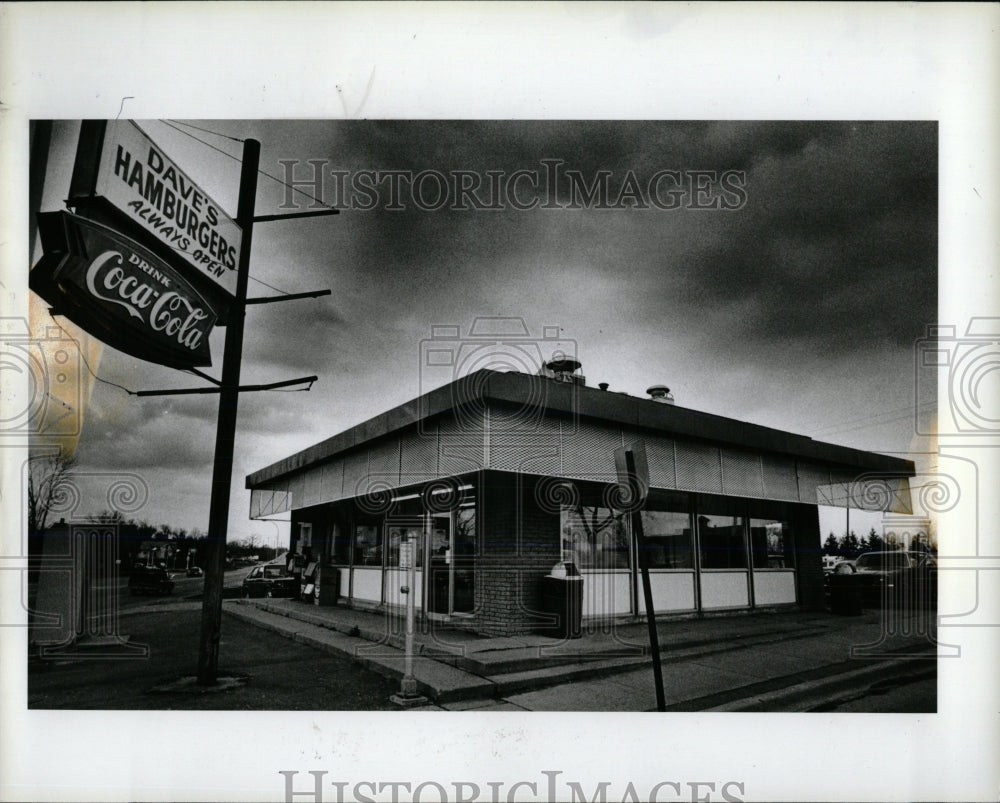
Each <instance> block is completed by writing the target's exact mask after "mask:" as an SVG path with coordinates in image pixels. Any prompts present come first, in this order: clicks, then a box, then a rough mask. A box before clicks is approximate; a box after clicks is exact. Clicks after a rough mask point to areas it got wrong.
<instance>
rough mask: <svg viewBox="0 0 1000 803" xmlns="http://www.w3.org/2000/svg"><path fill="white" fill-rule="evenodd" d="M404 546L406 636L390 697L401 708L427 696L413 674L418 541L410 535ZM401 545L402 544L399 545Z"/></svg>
mask: <svg viewBox="0 0 1000 803" xmlns="http://www.w3.org/2000/svg"><path fill="white" fill-rule="evenodd" d="M429 520H430V517H429V516H425V517H424V522H425V523H424V527H425V529H426V527H427V526H428V525H427V522H428V521H429ZM405 544H406V547H407V550H406V552H407V555H408V558H409V565H408V566H407V572H406V585H405V586H403V588H402V589H401V591H402V592H403V593H404V594H406V638H405V642H404V655H403V679H402V681H400V684H399V693H398V694H394V695H392V697H391V698H390V699H391V700H392V702H393V703H395V704H396V705H398V706H401V707H403V708H413V707H414V706H417V705H423V704H424V703H426V702H427V698H426V697H424V696H423V695H421V694H420V693H419V692H418V691H417V679H416V678H415V677H414V675H413V631H414V619H415V618H416V616H415V614H416V595H417V594H416V588H417V549H418V548H419V546H420V544H419V542H413V541H411V540H410V536H409V535H407V537H406V542H405ZM400 546H401V547H402V546H403V545H402V544H401V545H400Z"/></svg>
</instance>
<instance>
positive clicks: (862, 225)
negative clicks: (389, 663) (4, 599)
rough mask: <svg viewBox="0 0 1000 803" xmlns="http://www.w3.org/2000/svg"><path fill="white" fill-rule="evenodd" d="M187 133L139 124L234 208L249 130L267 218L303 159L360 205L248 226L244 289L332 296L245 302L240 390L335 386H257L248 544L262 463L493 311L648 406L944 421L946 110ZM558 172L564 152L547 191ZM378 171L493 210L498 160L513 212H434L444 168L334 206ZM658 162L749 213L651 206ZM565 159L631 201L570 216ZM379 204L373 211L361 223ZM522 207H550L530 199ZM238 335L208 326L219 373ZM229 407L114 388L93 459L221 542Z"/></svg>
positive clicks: (836, 427) (66, 155)
mask: <svg viewBox="0 0 1000 803" xmlns="http://www.w3.org/2000/svg"><path fill="white" fill-rule="evenodd" d="M187 122H188V123H190V124H191V125H183V124H178V123H173V124H168V123H167V122H164V121H147V122H143V123H142V126H143V128H144V129H145V130H146V131H147V133H148V134H149V135H150V136H151V137H152V138H153V139H154V140H156V141H157V143H158V144H159V145H160V146H161V147H162V148H163V149H164V150H165V151H166V152H167V153H168V154H169V155H170V156H171V157H172V158H173V159H174V160H175V161H176V162H178V163H179V164H180V165H181V166H182V167H183V168H184V169H185V170H186V171H187V172H188V174H189V175H191V176H192V177H193V178H194V179H195V180H196V181H198V182H199V183H200V184H201V186H202V187H203V188H204V189H205V190H206V191H207V192H208V193H209V195H211V196H212V197H213V198H214V199H215V200H216V201H218V202H219V203H220V204H221V205H222V207H223V208H225V209H226V210H228V211H229V212H230V213H231V214H233V213H235V206H236V191H237V183H238V178H239V165H238V161H237V160H238V157H239V155H240V153H241V147H242V146H241V144H240V142H239V141H237V140H242V139H245V138H250V137H252V138H255V139H258V140H259V141H260V142H261V165H260V167H261V170H262V171H263V172H264V173H267V174H270V176H266V175H261V176H260V183H259V188H258V193H257V211H258V214H269V213H276V212H281V211H283V210H282V208H281V207H282V206H283V204H285V202H286V200H287V196H288V190H287V188H286V187H285V186H284V185H283V184H282V183H281V182H280V181H279V180H276V179H281V178H283V177H285V176H286V172H285V171H286V167H285V166H283V165H282V164H281V161H282V160H295V161H296V163H297V165H298V166H297V167H296V172H295V177H296V178H297V179H303V178H309V177H311V176H312V175H313V174H312V170H313V167H312V166H310V165H309V164H308V161H309V160H320V165H321V166H322V167H323V170H324V178H323V185H322V187H320V188H318V189H319V194H320V195H321V197H322V200H324V201H325V202H327V203H330V204H334V203H336V204H340V205H343V206H345V207H346V208H344V209H343V210H342V212H341V214H340V215H338V216H335V217H324V218H313V219H304V220H298V221H288V222H274V223H262V224H259V225H258V226H257V227H256V228H255V231H254V240H253V254H252V259H251V275H252V277H253V279H254V280H253V281H251V283H250V294H251V295H252V296H253V295H265V294H270V293H273V292H274V291H273V290H271V289H270V288H269V287H267V286H266V285H271V286H273V287H274V288H278V289H280V290H282V291H285V292H301V291H308V290H314V289H322V288H330V289H331V290H332V296H330V297H327V298H323V299H318V300H307V301H293V302H287V303H282V304H274V305H267V306H258V307H252V308H250V310H249V311H248V315H247V328H246V337H245V347H244V361H243V374H242V378H243V382H244V383H255V382H270V381H278V380H282V379H287V378H292V377H296V376H302V375H308V374H317V375H318V376H319V381H318V382H317V383H316V385H315V386H314V387H313V389H312V391H311V392H308V393H306V392H268V393H252V394H245V395H243V397H242V398H241V400H240V411H239V420H238V428H237V440H236V454H235V470H234V477H233V497H232V506H231V511H230V537H231V538H244V537H246V536H248V535H250V534H252V533H253V534H258V535H261V536H264V537H265V538H268V537H270V535H271V534H272V533H273V532H274V527H272V526H269V525H266V524H257V523H251V522H250V521H249V520H248V510H249V492H247V491H245V490H244V489H243V485H244V478H245V475H246V474H247V473H249V472H251V471H254V470H256V469H259V468H261V467H263V466H265V465H268V464H270V463H271V462H274V461H276V460H278V459H281V458H282V457H285V456H287V455H288V454H290V453H292V452H294V451H297V450H299V449H302V448H304V447H306V446H309V445H311V444H313V443H315V442H317V441H319V440H321V439H323V438H326V437H328V436H330V435H332V434H335V433H337V432H339V431H341V430H343V429H345V428H347V427H349V426H352V425H354V424H357V423H359V422H361V421H363V420H365V419H367V418H369V417H371V416H372V415H374V414H377V413H379V412H381V411H383V410H386V409H388V408H390V407H393V406H395V405H397V404H400V403H402V402H404V401H407V400H408V399H411V398H413V397H414V396H416V395H418V394H419V393H420V392H421V391H424V390H428V389H430V388H431V387H434V386H437V385H440V384H442V383H443V381H445V379H446V377H443V376H442V375H441V374H434V375H431V374H428V373H427V372H426V371H425V370H423V369H422V365H421V341H422V340H425V339H426V338H428V337H430V335H431V327H433V326H438V325H455V326H459V327H460V328H461V332H462V333H463V335H464V334H465V333H467V332H468V330H469V327H470V326H471V325H472V324H473V322H474V321H475V320H476V319H477V318H482V317H509V318H515V319H522V320H523V321H524V323H525V324H526V326H527V328H528V330H529V332H530V337H531V338H535V339H541V336H542V334H543V327H558V328H559V337H560V344H561V345H562V346H563V347H565V348H569V349H573V350H575V352H576V354H577V356H578V359H580V361H581V362H582V363H583V373H584V374H585V375H586V376H587V379H588V383H589V384H591V385H596V384H597V383H598V382H608V383H609V384H610V386H611V389H612V390H620V391H625V392H628V393H631V394H634V395H638V396H644V395H645V393H644V391H645V388H646V387H647V386H649V385H651V384H655V383H664V384H667V385H669V386H670V388H671V390H672V392H673V394H674V396H675V398H676V400H677V404H678V405H680V406H684V407H690V408H693V409H698V410H704V411H707V412H711V413H716V414H720V415H725V416H731V417H734V418H738V419H741V420H746V421H750V422H754V423H758V424H763V425H767V426H771V427H777V428H781V429H786V430H789V431H792V432H797V433H801V434H805V435H809V436H811V437H814V438H816V439H818V440H825V441H829V442H832V443H839V444H844V445H847V446H851V447H856V448H861V449H868V450H873V451H879V452H885V453H891V454H897V455H901V456H910V455H909V453H910V452H911V450H912V449H913V448H914V444H913V435H914V426H913V410H914V404H915V403H917V404H919V405H920V409H921V411H922V412H924V413H928V414H929V413H930V412H931V407H932V402H933V398H932V397H930V396H927V395H921V394H919V393H918V392H917V390H915V381H914V369H913V365H914V361H913V349H914V344H915V342H916V341H917V340H918V339H919V338H920V337H921V336H922V335H923V334H924V332H925V327H926V325H927V324H928V323H932V322H934V320H935V314H936V313H935V310H936V290H937V245H936V231H937V128H936V125H935V124H934V123H919V122H900V123H879V122H859V123H851V122H844V123H837V122H831V123H827V122H809V123H795V122H780V123H766V122H734V123H725V122H554V121H520V122H511V121H500V122H482V121H476V122H469V121H463V122H448V121H424V122H407V121H346V122H345V121H302V122H290V121H247V120H239V121H220V120H211V121H198V120H192V121H187ZM192 125H193V126H198V127H199V128H201V129H206V130H199V129H198V128H193V127H191V126H192ZM77 131H78V125H74V124H72V123H68V122H64V123H58V124H57V125H56V127H55V132H54V137H53V145H52V158H51V161H50V171H49V177H48V180H47V184H46V193H45V197H44V200H43V209H44V210H48V209H58V208H60V206H61V203H62V199H63V198H64V197H65V192H66V186H67V184H68V170H69V168H70V167H71V161H72V150H73V148H74V147H75V140H76V135H77ZM184 132H186V133H184ZM209 132H214V133H209ZM217 134H222V135H225V137H223V136H218V135H217ZM195 137H197V139H195ZM199 140H204V143H208V145H206V144H204V143H203V142H201V141H199ZM209 145H211V146H212V147H209ZM220 151H221V152H220ZM224 154H229V155H231V156H233V157H236V158H229V157H227V156H226V155H224ZM543 160H557V161H559V167H558V170H559V171H562V172H561V173H560V176H559V178H558V179H557V181H556V183H555V187H554V188H552V187H551V185H549V186H546V185H545V184H544V179H545V176H546V172H545V171H546V164H547V163H546V162H543ZM548 164H550V165H551V164H554V162H548ZM366 170H368V171H389V170H401V171H410V173H411V174H414V175H415V174H417V173H419V172H420V171H438V173H440V174H441V175H444V176H446V177H449V176H453V175H455V171H467V173H468V174H469V175H471V176H473V177H476V178H469V179H467V180H468V181H473V180H481V186H480V188H479V190H478V196H477V197H479V198H480V199H482V200H483V201H484V202H485V203H486V205H491V203H490V202H491V200H492V199H491V195H490V192H489V189H488V186H489V184H488V182H489V180H490V173H491V172H492V173H493V174H494V175H495V176H497V177H499V179H498V180H499V182H500V184H501V192H500V195H499V196H497V198H499V199H500V202H499V203H492V205H494V206H499V207H500V208H498V209H479V210H477V209H472V208H466V209H450V208H447V207H448V206H449V205H450V204H448V205H445V207H444V208H440V209H430V208H426V207H429V206H433V205H434V201H435V200H436V195H437V192H436V186H437V185H436V179H434V177H433V176H432V177H431V178H430V179H429V180H427V181H425V183H424V184H423V185H422V188H423V196H422V198H423V203H421V200H420V198H419V197H418V198H416V199H415V198H414V197H413V194H412V193H411V192H410V191H409V186H408V185H407V184H406V183H404V184H402V194H401V196H400V198H399V199H397V200H398V203H397V204H396V206H399V207H402V208H400V209H387V208H386V207H387V206H391V205H392V199H391V198H390V193H389V185H388V184H387V183H382V184H378V185H377V189H378V192H375V193H368V194H367V195H366V194H365V193H359V192H355V193H352V192H350V187H349V186H348V192H347V193H346V196H345V195H344V194H341V193H338V192H337V190H338V189H343V187H342V186H341V187H338V185H337V183H336V182H335V179H334V177H333V176H331V175H330V171H344V176H345V177H344V179H343V181H344V182H346V183H347V184H348V185H350V182H352V181H357V180H358V178H357V177H358V175H359V174H360V172H361V171H366ZM519 170H523V171H530V173H533V174H536V175H538V176H539V178H540V186H541V189H539V190H537V191H535V190H534V189H533V188H532V187H531V186H530V183H531V182H530V177H529V178H522V179H518V182H519V183H518V188H519V189H518V195H517V196H516V197H515V198H513V199H511V198H510V197H509V196H507V195H506V194H505V193H504V192H503V186H502V185H503V183H504V182H506V181H507V180H508V179H510V178H511V177H512V176H513V175H514V174H515V173H516V171H519ZM665 170H666V171H681V172H682V175H690V172H688V173H686V174H685V173H684V172H683V171H715V173H716V174H717V175H719V176H720V177H721V176H722V175H723V174H726V175H728V176H729V177H730V180H731V181H732V182H735V183H734V184H732V185H730V186H738V187H739V188H741V190H742V193H739V192H737V193H735V194H734V193H732V192H730V193H729V194H728V195H726V194H723V195H721V196H720V195H719V192H718V183H716V182H713V181H712V180H711V179H710V178H709V179H702V180H703V181H707V182H708V185H709V186H710V187H712V189H711V190H710V191H709V194H708V195H706V196H701V200H702V201H705V202H706V203H705V204H704V205H708V206H711V205H712V202H713V201H715V200H716V199H721V200H722V201H729V202H733V203H730V204H729V205H730V206H735V207H737V208H733V209H729V210H722V209H698V208H691V207H692V206H693V205H694V204H692V203H691V201H692V198H693V193H692V192H691V191H690V190H688V191H687V192H682V193H681V195H680V196H678V197H679V198H680V202H679V203H677V204H676V206H677V208H667V209H661V208H657V206H656V204H655V203H652V202H650V198H649V182H650V181H651V180H652V179H653V178H654V177H655V176H656V175H657V174H658V173H659V171H665ZM572 171H577V175H578V176H579V177H581V178H582V179H583V180H584V181H585V183H586V184H588V185H589V184H591V183H592V182H593V181H594V180H595V179H599V177H600V175H601V173H600V171H608V174H607V182H608V187H609V194H610V196H611V197H610V201H611V202H612V203H613V201H614V200H615V199H616V198H617V196H618V194H619V192H621V190H622V188H623V187H626V186H629V187H633V188H634V187H638V190H639V192H638V195H639V198H638V200H637V199H636V198H635V195H634V194H633V197H632V199H631V200H627V201H626V202H625V203H623V208H596V207H598V206H600V205H599V204H596V203H593V202H592V203H589V204H588V203H580V204H577V206H579V207H581V208H567V207H568V206H570V201H571V200H572V199H571V196H570V182H569V179H568V178H567V174H568V173H569V172H572ZM630 175H632V176H634V177H635V183H634V184H629V183H628V181H629V180H628V176H630ZM703 175H709V176H710V174H709V173H705V174H703ZM370 183H374V182H370ZM658 187H659V189H660V195H659V196H658V199H659V200H661V201H667V200H668V198H669V196H668V195H667V192H668V191H669V190H671V189H677V187H676V186H675V184H674V183H673V179H672V178H670V177H668V178H667V179H663V180H661V183H660V184H659V185H658ZM303 189H304V190H305V191H307V192H310V193H313V192H315V191H316V189H317V188H315V187H312V186H304V187H303ZM550 190H551V192H550ZM294 197H295V199H296V201H297V202H298V203H299V204H300V206H299V208H300V209H301V210H302V211H306V210H308V209H309V208H310V201H309V199H307V198H305V197H303V196H302V195H295V196H294ZM372 197H374V198H375V201H374V204H373V206H374V208H371V209H361V208H358V207H359V206H363V205H372V203H371V201H370V199H371V198H372ZM533 198H535V199H537V200H538V203H537V205H535V206H534V208H531V209H527V210H519V209H516V208H514V203H516V202H521V203H522V204H525V202H530V201H531V200H532V199H533ZM449 200H454V196H451V197H450V198H449ZM352 202H353V203H352ZM644 202H646V203H645V205H647V206H648V207H649V208H636V207H637V206H642V205H644ZM525 205H526V204H525ZM546 205H548V206H551V207H553V208H542V207H544V206H546ZM610 205H611V204H610V203H609V204H605V205H604V206H610ZM661 205H662V206H671V205H674V204H671V203H663V204H661ZM466 206H469V207H471V206H472V204H471V202H470V203H468V204H466ZM352 207H353V208H352ZM422 207H424V208H422ZM285 211H287V210H285ZM264 283H266V285H265V284H264ZM223 333H224V330H222V329H218V330H217V331H216V333H215V334H214V335H213V338H212V351H213V357H214V362H213V367H212V368H211V369H208V371H209V373H212V374H213V375H216V376H217V375H218V371H219V368H220V366H221V356H222V343H223ZM542 348H545V349H547V348H549V346H547V345H545V346H543V347H542ZM543 356H545V357H548V356H549V354H547V353H546V354H544V355H543ZM97 373H98V374H99V375H100V376H101V377H102V378H103V379H106V380H108V381H111V382H115V383H118V384H120V385H123V386H125V387H127V388H129V389H131V390H142V389H152V388H169V387H192V386H198V385H203V384H204V383H203V382H202V381H201V380H198V379H196V378H194V377H191V376H190V375H186V374H183V373H179V372H177V371H173V370H170V369H167V368H162V367H158V366H155V365H152V364H149V363H144V362H141V361H139V360H137V359H135V358H132V357H129V356H126V355H123V354H121V353H119V352H116V351H114V350H113V349H111V348H106V349H104V352H103V355H102V356H101V359H100V363H99V366H98V367H97ZM216 415H217V400H216V399H215V397H213V396H179V397H154V398H142V399H137V398H135V397H132V396H129V395H127V394H126V393H124V392H123V391H121V390H119V389H117V388H114V387H112V386H110V385H107V384H100V383H98V384H97V385H96V386H95V389H94V392H93V395H92V397H91V400H90V404H89V406H88V407H87V410H86V414H85V419H84V428H83V432H82V436H81V440H80V444H79V448H78V453H77V457H78V463H79V466H80V470H81V471H95V472H97V471H102V472H109V471H128V472H132V473H136V474H139V475H141V476H142V477H143V478H144V479H146V481H147V483H148V484H149V487H150V489H151V491H150V498H149V501H148V502H147V504H146V506H145V507H144V508H143V509H142V510H141V511H139V512H138V514H137V515H138V516H140V517H143V518H147V519H149V520H150V521H154V522H161V521H163V522H169V523H171V524H174V525H177V526H183V527H186V528H189V529H191V528H195V527H197V528H199V529H202V530H204V529H205V527H206V525H207V519H208V505H209V485H210V480H211V466H212V457H213V449H214V433H215V423H216ZM100 506H101V505H100V504H97V505H96V507H98V508H99V507H100ZM285 528H287V525H285V524H279V525H278V530H279V532H280V533H281V535H282V537H283V538H287V529H285Z"/></svg>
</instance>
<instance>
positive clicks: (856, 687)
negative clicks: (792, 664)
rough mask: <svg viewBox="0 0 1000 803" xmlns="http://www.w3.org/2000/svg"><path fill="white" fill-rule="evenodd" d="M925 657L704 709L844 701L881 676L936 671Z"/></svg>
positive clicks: (801, 707) (806, 706) (797, 708)
mask: <svg viewBox="0 0 1000 803" xmlns="http://www.w3.org/2000/svg"><path fill="white" fill-rule="evenodd" d="M933 657H934V656H933V655H928V657H927V658H903V659H895V660H886V661H879V662H878V663H876V664H873V665H870V666H866V667H863V668H859V669H855V670H850V669H848V670H846V671H843V672H835V673H833V674H830V675H827V676H825V677H822V678H817V679H816V680H809V681H804V682H802V683H797V684H794V685H791V686H786V687H785V688H782V689H776V690H775V691H771V692H764V693H761V694H756V695H753V696H750V697H745V698H743V699H740V700H734V701H733V702H730V703H724V704H722V705H717V706H713V707H709V708H704V709H702V710H704V711H721V712H737V711H744V712H766V711H782V712H792V713H794V712H805V711H812V710H814V709H816V708H818V707H819V706H822V705H830V704H832V703H836V702H838V701H839V702H845V701H847V700H851V699H855V698H857V697H858V696H859V691H861V690H863V689H864V688H866V687H867V686H870V685H872V684H874V683H877V682H878V681H881V680H888V679H894V678H899V677H900V676H906V677H909V678H913V679H914V680H917V679H924V678H928V677H933V676H934V675H935V674H936V672H937V662H936V661H932V660H929V659H930V658H933Z"/></svg>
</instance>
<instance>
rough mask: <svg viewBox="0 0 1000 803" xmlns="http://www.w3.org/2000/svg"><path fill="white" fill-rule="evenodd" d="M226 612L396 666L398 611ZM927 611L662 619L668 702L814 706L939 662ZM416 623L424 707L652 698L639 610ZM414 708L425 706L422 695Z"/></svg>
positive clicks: (292, 604) (567, 706)
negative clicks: (598, 620)
mask: <svg viewBox="0 0 1000 803" xmlns="http://www.w3.org/2000/svg"><path fill="white" fill-rule="evenodd" d="M224 610H225V612H226V613H227V614H229V615H232V616H235V617H238V618H240V619H242V620H244V621H247V622H251V623H253V624H255V625H257V626H259V627H263V628H266V629H268V630H270V631H272V632H275V633H279V634H281V635H284V636H286V637H288V638H292V639H294V640H295V641H298V642H301V643H304V644H309V645H312V646H314V647H316V648H319V649H322V650H327V651H331V652H338V653H342V654H344V655H348V656H350V657H351V658H352V659H353V660H354V661H356V662H358V663H360V664H362V665H364V666H366V667H369V668H371V669H374V670H375V671H377V672H379V673H381V674H383V675H387V676H389V677H394V678H399V677H402V674H403V644H404V622H403V620H402V618H401V617H398V616H392V615H387V614H384V613H371V612H365V611H358V610H352V609H349V608H345V607H340V606H332V607H318V606H310V605H305V604H303V603H301V602H297V601H294V600H240V601H227V602H226V603H225V607H224ZM933 620H934V617H933V615H932V613H930V612H926V611H922V612H917V613H916V614H915V615H913V614H906V615H903V616H897V617H886V616H883V614H882V612H879V611H874V612H869V613H866V614H864V615H862V616H858V617H840V616H833V615H831V614H826V613H804V612H801V611H791V612H766V613H754V614H738V615H729V616H715V617H704V618H688V619H667V620H661V621H659V622H658V626H657V632H658V635H659V641H660V648H661V655H662V667H663V678H664V690H665V697H666V702H667V708H668V710H674V711H702V710H720V711H721V710H727V711H735V710H748V711H749V710H755V711H801V710H809V709H810V708H813V707H816V706H817V705H819V704H821V703H822V702H823V701H824V700H826V699H828V698H829V697H830V695H831V694H832V693H835V692H837V690H845V689H846V690H852V689H855V688H857V686H858V685H859V684H866V683H867V684H870V683H874V682H876V681H879V680H886V679H891V678H894V677H898V676H899V675H900V674H920V675H921V676H927V675H928V673H933V672H934V671H935V667H936V662H935V661H934V660H933V658H934V657H935V655H936V647H935V642H934V628H933V624H934V621H933ZM421 624H423V623H421ZM428 626H429V627H430V628H433V629H423V630H419V631H418V632H417V633H415V635H414V644H415V648H414V654H415V658H414V675H415V677H416V679H417V682H418V685H419V687H420V690H421V693H422V694H424V695H425V696H427V697H428V698H429V700H430V701H431V703H430V704H429V705H428V706H425V707H424V708H426V709H438V710H440V709H448V710H470V709H476V710H532V711H647V710H655V708H656V697H655V692H654V686H653V671H652V659H651V657H650V655H649V649H648V633H647V629H646V625H645V623H644V622H628V623H625V624H620V623H619V624H614V625H610V624H605V625H604V626H603V628H600V627H598V628H591V629H590V630H589V631H588V630H587V629H586V628H587V625H586V624H585V632H584V637H583V638H580V639H569V640H560V639H555V638H550V637H547V636H542V635H524V636H510V637H502V638H486V637H483V636H478V635H476V634H473V633H469V632H467V631H462V630H456V629H453V628H449V627H447V626H442V625H437V624H435V623H428V625H424V627H425V628H427V627H428ZM417 710H420V709H417Z"/></svg>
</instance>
